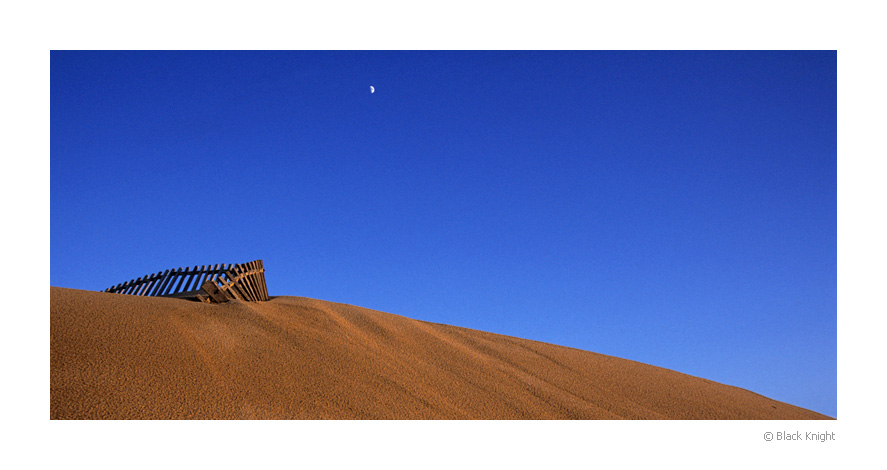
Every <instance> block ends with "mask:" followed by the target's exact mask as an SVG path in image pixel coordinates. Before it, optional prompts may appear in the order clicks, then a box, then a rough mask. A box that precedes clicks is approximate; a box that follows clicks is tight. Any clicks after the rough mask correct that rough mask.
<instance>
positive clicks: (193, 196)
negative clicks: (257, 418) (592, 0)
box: [50, 51, 837, 416]
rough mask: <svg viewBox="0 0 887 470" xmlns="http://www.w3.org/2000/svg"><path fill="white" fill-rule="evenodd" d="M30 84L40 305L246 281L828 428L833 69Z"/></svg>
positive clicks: (83, 74) (488, 61) (295, 56)
mask: <svg viewBox="0 0 887 470" xmlns="http://www.w3.org/2000/svg"><path fill="white" fill-rule="evenodd" d="M50 60H51V67H50V73H51V77H50V82H51V89H50V93H51V97H50V121H51V128H50V137H51V141H50V283H51V285H53V286H62V287H71V288H77V289H87V290H102V289H104V288H106V287H109V286H111V285H113V284H117V283H119V282H123V281H126V280H129V279H131V278H134V277H138V276H141V275H143V274H147V273H151V272H156V271H160V270H163V269H166V268H171V267H179V266H187V265H192V266H193V265H195V264H198V265H201V264H209V263H222V262H245V261H251V260H253V259H263V260H264V264H265V268H266V279H267V282H268V287H269V293H270V294H271V295H297V296H306V297H313V298H319V299H324V300H331V301H336V302H344V303H349V304H354V305H359V306H363V307H368V308H373V309H378V310H383V311H387V312H391V313H396V314H400V315H404V316H407V317H411V318H416V319H419V320H427V321H432V322H438V323H446V324H452V325H457V326H464V327H469V328H475V329H480V330H485V331H491V332H495V333H501V334H506V335H512V336H518V337H523V338H530V339H535V340H540V341H545V342H550V343H555V344H561V345H565V346H570V347H575V348H579V349H584V350H589V351H594V352H599V353H603V354H609V355H613V356H618V357H623V358H627V359H632V360H636V361H640V362H644V363H648V364H653V365H657V366H662V367H666V368H670V369H674V370H677V371H680V372H684V373H688V374H692V375H696V376H700V377H705V378H708V379H711V380H715V381H718V382H722V383H726V384H730V385H735V386H739V387H742V388H746V389H749V390H752V391H754V392H757V393H760V394H763V395H766V396H769V397H771V398H775V399H778V400H782V401H786V402H788V403H791V404H795V405H798V406H802V407H805V408H809V409H813V410H815V411H819V412H821V413H825V414H827V415H830V416H837V398H836V395H837V390H836V389H837V349H836V322H837V299H836V281H837V274H836V260H837V256H836V246H837V245H836V218H837V205H836V194H837V188H836V166H837V140H836V121H837V119H836V116H837V110H836V91H837V85H836V71H837V68H836V67H837V64H836V53H835V52H834V51H825V52H815V51H804V52H774V51H766V52H716V51H702V52H663V51H653V52H638V51H631V52H581V51H572V52H552V51H535V52H519V51H501V52H479V51H472V52H440V51H435V52H416V51H408V52H407V51H405V52H371V51H360V52H340V51H337V52H286V51H274V52H251V51H239V52H125V51H120V52H72V51H53V52H52V53H51V55H50ZM370 86H373V87H375V90H376V91H375V93H370V88H369V87H370Z"/></svg>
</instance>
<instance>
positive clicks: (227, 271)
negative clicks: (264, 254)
mask: <svg viewBox="0 0 887 470" xmlns="http://www.w3.org/2000/svg"><path fill="white" fill-rule="evenodd" d="M103 292H110V293H114V294H129V295H151V296H158V297H187V298H197V299H198V300H200V301H202V302H212V301H215V302H227V301H229V300H232V299H237V300H244V301H249V302H257V301H261V300H268V286H266V285H265V268H264V266H263V265H262V260H256V261H250V262H249V263H244V264H216V265H208V266H200V267H197V266H194V267H193V268H190V267H188V268H179V269H167V270H166V271H161V272H158V273H155V274H150V275H145V276H142V277H140V278H138V279H133V280H131V281H126V282H124V283H122V284H117V285H116V286H113V287H109V288H107V289H105V290H104V291H103Z"/></svg>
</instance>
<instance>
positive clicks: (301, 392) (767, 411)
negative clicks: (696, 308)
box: [50, 287, 829, 419]
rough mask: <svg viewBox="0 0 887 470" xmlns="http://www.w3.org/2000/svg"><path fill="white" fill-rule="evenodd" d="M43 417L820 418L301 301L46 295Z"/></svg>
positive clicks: (731, 393)
mask: <svg viewBox="0 0 887 470" xmlns="http://www.w3.org/2000/svg"><path fill="white" fill-rule="evenodd" d="M50 315H51V326H50V348H51V351H50V417H51V418H53V419H190V418H195V419H241V418H246V419H829V418H828V417H827V416H824V415H821V414H819V413H815V412H813V411H809V410H806V409H803V408H799V407H796V406H792V405H789V404H786V403H782V402H779V401H775V400H771V399H769V398H766V397H763V396H761V395H758V394H756V393H753V392H750V391H748V390H744V389H741V388H737V387H732V386H728V385H723V384H719V383H715V382H712V381H709V380H705V379H702V378H697V377H692V376H689V375H686V374H681V373H678V372H675V371H672V370H668V369H663V368H659V367H654V366H650V365H646V364H641V363H638V362H634V361H629V360H625V359H619V358H615V357H610V356H605V355H601V354H596V353H592V352H588V351H582V350H577V349H572V348H567V347H563V346H556V345H552V344H546V343H541V342H537V341H531V340H526V339H520V338H514V337H509V336H503V335H497V334H493V333H486V332H482V331H476V330H470V329H465V328H458V327H453V326H447V325H440V324H434V323H427V322H422V321H418V320H412V319H409V318H405V317H402V316H398V315H393V314H389V313H383V312H378V311H373V310H369V309H365V308H360V307H354V306H351V305H344V304H338V303H333V302H325V301H320V300H313V299H307V298H301V297H276V298H273V299H272V300H270V301H268V302H257V303H244V302H230V303H227V304H214V305H210V304H202V303H198V302H192V301H188V300H181V299H169V298H155V297H135V296H128V295H120V294H108V293H102V292H90V291H82V290H74V289H65V288H59V287H50Z"/></svg>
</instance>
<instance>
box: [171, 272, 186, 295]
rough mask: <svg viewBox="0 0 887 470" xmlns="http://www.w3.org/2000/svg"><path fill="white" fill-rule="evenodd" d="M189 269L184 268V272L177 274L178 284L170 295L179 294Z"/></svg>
mask: <svg viewBox="0 0 887 470" xmlns="http://www.w3.org/2000/svg"><path fill="white" fill-rule="evenodd" d="M190 269H191V268H185V270H184V271H181V272H180V273H179V283H178V284H177V285H176V287H175V288H174V289H173V290H172V292H170V294H175V293H176V292H181V288H182V283H184V282H185V276H187V275H188V271H189V270H190Z"/></svg>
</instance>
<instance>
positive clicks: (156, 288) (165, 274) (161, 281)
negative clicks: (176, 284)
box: [148, 269, 171, 295]
mask: <svg viewBox="0 0 887 470" xmlns="http://www.w3.org/2000/svg"><path fill="white" fill-rule="evenodd" d="M170 271H171V270H170V269H167V270H166V271H164V272H163V275H161V276H160V279H158V280H157V283H156V285H155V286H154V288H153V289H151V292H150V293H148V295H157V292H159V291H160V289H162V288H163V284H165V283H166V280H167V279H169V272H170Z"/></svg>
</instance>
